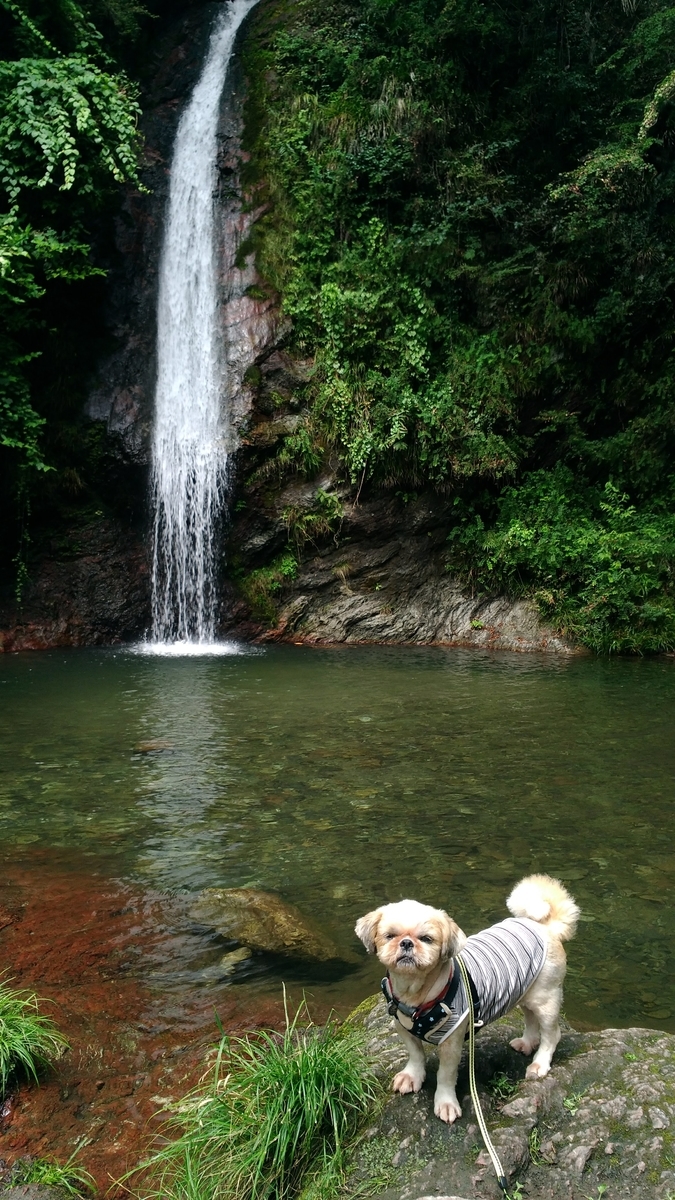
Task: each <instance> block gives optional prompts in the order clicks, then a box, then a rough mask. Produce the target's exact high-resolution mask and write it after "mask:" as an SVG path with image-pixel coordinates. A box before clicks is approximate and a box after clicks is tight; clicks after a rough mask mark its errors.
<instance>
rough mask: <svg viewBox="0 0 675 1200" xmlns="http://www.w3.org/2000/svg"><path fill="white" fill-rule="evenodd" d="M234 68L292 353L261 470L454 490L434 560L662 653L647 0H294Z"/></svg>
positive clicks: (668, 91)
mask: <svg viewBox="0 0 675 1200" xmlns="http://www.w3.org/2000/svg"><path fill="white" fill-rule="evenodd" d="M246 62H247V69H248V75H249V80H250V87H251V91H250V99H249V105H248V137H249V149H250V150H251V152H252V166H251V178H250V182H251V184H252V186H254V185H257V191H256V200H259V199H260V195H261V190H262V191H264V193H265V195H266V199H267V201H268V203H269V209H268V212H267V215H266V216H265V217H264V218H263V220H262V221H260V222H259V224H258V227H257V232H256V235H255V245H256V249H257V255H258V262H259V265H260V266H261V268H262V270H263V272H264V274H265V275H266V276H267V278H268V279H270V281H271V282H272V283H273V285H274V286H275V287H276V288H277V289H278V290H279V292H280V293H281V295H282V297H283V305H284V308H285V311H286V312H287V313H288V315H289V316H290V317H291V318H292V321H293V326H294V333H293V338H294V343H295V348H296V350H297V351H298V352H299V353H300V354H301V355H303V356H315V364H316V366H315V370H314V373H313V376H312V378H311V380H310V382H309V384H308V386H307V389H306V400H307V409H306V415H305V418H304V420H303V423H302V424H301V426H300V427H299V428H298V429H297V430H296V431H295V432H294V433H293V434H292V435H291V436H289V437H288V438H287V439H286V441H285V443H284V445H283V447H282V449H281V450H280V453H279V456H278V462H277V464H276V469H277V471H278V472H279V473H284V472H286V473H288V472H290V471H297V472H300V473H301V474H302V473H305V474H307V475H312V474H313V473H315V472H316V470H317V468H318V467H319V466H320V464H321V462H322V461H323V460H324V459H325V458H326V456H327V454H328V453H329V452H330V453H333V454H334V453H335V452H336V451H337V453H338V454H339V456H340V459H341V461H342V463H343V467H344V472H345V474H346V475H347V476H348V478H349V479H350V480H351V481H352V483H353V485H354V487H355V488H361V489H363V488H365V489H366V491H367V490H368V489H369V488H370V489H373V488H386V489H396V490H399V491H400V493H401V494H402V495H403V496H404V497H405V495H408V494H410V493H411V492H414V491H416V490H418V489H425V488H429V487H431V488H436V489H440V490H442V491H444V492H446V493H447V492H449V493H451V494H452V495H453V497H454V510H455V514H456V519H455V522H454V525H453V527H452V529H451V530H450V537H449V544H448V565H449V569H451V570H453V571H455V572H459V573H461V574H462V575H464V576H465V578H466V579H467V580H468V581H470V582H471V584H472V585H473V586H474V587H475V588H476V589H482V590H492V591H494V590H502V589H506V590H508V591H509V592H510V593H511V594H516V595H533V596H535V597H536V599H537V602H538V604H539V606H540V609H541V611H542V614H543V615H544V616H545V617H546V618H548V619H549V620H551V621H552V622H553V623H555V624H556V625H558V627H560V628H561V629H563V630H564V631H565V632H567V633H568V634H570V635H572V636H574V637H576V638H578V639H580V640H581V641H582V642H584V643H585V644H587V645H589V646H591V647H592V648H594V649H596V650H599V651H605V652H606V651H611V650H624V651H639V652H643V651H651V650H660V649H666V648H673V646H675V603H674V598H673V582H674V581H673V569H674V564H675V515H674V514H675V474H674V471H673V461H674V451H675V359H674V351H675V340H674V339H675V320H674V318H675V311H674V283H675V206H674V201H675V171H674V160H673V151H674V146H675V142H674V139H675V70H674V68H675V8H672V7H668V6H666V5H664V4H661V3H659V2H658V0H638V2H636V0H622V3H620V2H619V0H601V2H600V3H598V4H597V5H595V6H593V7H592V8H591V7H589V6H588V4H587V3H586V0H583V3H582V0H510V2H509V3H508V4H506V5H504V4H503V3H497V0H481V2H478V0H447V2H446V0H405V2H402V0H359V2H358V3H354V2H352V0H326V2H324V3H316V0H299V3H296V4H293V5H289V4H286V5H282V6H279V5H276V6H275V5H266V6H262V7H261V8H260V10H259V11H258V14H257V16H255V17H254V23H253V29H252V33H251V35H250V36H249V39H248V44H247V50H246Z"/></svg>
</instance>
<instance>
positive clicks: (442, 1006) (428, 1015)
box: [381, 958, 483, 1046]
mask: <svg viewBox="0 0 675 1200" xmlns="http://www.w3.org/2000/svg"><path fill="white" fill-rule="evenodd" d="M469 982H470V983H471V992H472V994H473V998H474V1004H475V1002H476V995H475V988H474V986H473V983H472V981H471V980H469ZM460 983H461V976H460V973H459V969H458V967H457V963H456V961H455V959H454V958H453V959H452V962H451V975H450V978H449V980H448V982H447V983H446V985H445V987H444V989H443V991H442V992H441V993H440V995H438V996H436V998H435V999H434V1000H427V1002H426V1004H419V1005H418V1006H417V1008H411V1006H410V1005H409V1004H404V1003H403V1001H402V1000H399V998H398V996H396V995H395V994H394V989H393V988H392V986H391V979H390V978H389V972H387V974H386V975H385V977H384V979H383V980H382V984H381V987H382V993H383V995H384V998H385V1001H386V1004H387V1011H388V1013H389V1015H390V1016H392V1017H395V1018H396V1020H397V1021H398V1022H399V1024H400V1025H401V1026H402V1027H403V1028H404V1029H406V1030H407V1031H408V1033H411V1034H412V1035H413V1037H416V1038H419V1039H420V1041H422V1042H429V1043H430V1044H431V1045H432V1046H440V1044H441V1042H444V1041H445V1039H446V1038H447V1037H450V1034H451V1033H453V1032H454V1030H455V1029H456V1028H457V1026H458V1025H459V1024H460V1022H461V1021H463V1020H464V1017H465V1016H466V1012H467V1010H466V1009H464V1011H463V1012H461V1011H460V1012H458V1011H457V1009H456V1007H455V1006H453V1001H455V1000H456V999H459V998H460V997H459V995H458V993H460V992H461V994H462V997H463V993H464V989H463V988H460ZM461 1007H463V1005H462V1006H461ZM478 1024H479V1025H482V1024H483V1022H482V1021H479V1022H478Z"/></svg>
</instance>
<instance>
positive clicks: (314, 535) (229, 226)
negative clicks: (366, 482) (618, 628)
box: [0, 4, 570, 652]
mask: <svg viewBox="0 0 675 1200" xmlns="http://www.w3.org/2000/svg"><path fill="white" fill-rule="evenodd" d="M214 12H215V6H214V5H212V4H207V5H203V6H199V7H195V8H190V9H188V10H187V11H186V12H185V13H184V14H183V16H182V17H180V18H179V19H178V20H174V21H173V22H170V23H169V24H168V25H167V26H166V27H165V28H163V29H161V30H160V32H159V33H158V35H157V38H156V41H155V45H154V49H153V51H152V53H151V54H150V56H149V60H148V64H147V70H146V76H147V78H146V82H145V85H144V95H143V106H144V111H145V118H144V134H145V138H146V145H145V169H144V181H145V185H146V187H147V188H148V191H147V192H146V193H139V192H136V191H131V190H130V191H128V192H127V193H126V194H125V196H124V199H123V202H122V204H121V207H120V210H119V213H118V216H117V218H116V254H115V257H114V259H113V260H112V261H111V262H110V263H108V264H107V265H108V267H109V285H108V313H107V316H108V325H109V329H110V333H111V337H112V340H113V343H114V348H113V350H112V352H111V353H110V354H109V355H108V356H107V357H106V358H105V360H104V361H103V362H102V363H101V365H100V369H99V372H98V376H97V378H96V379H95V381H94V382H93V384H92V388H91V392H90V395H89V399H88V403H87V415H88V418H89V419H90V420H91V421H92V422H96V423H98V424H99V426H102V427H103V428H104V429H105V433H106V439H107V445H108V449H109V452H110V454H112V455H113V456H114V457H115V458H116V460H117V468H118V475H119V476H120V479H121V481H122V482H121V485H120V486H121V488H122V490H124V488H125V487H126V486H127V484H126V483H125V480H128V481H129V483H128V486H129V488H131V481H132V478H133V487H134V488H136V491H137V492H138V495H139V496H140V495H142V494H143V492H145V493H146V494H147V469H148V463H149V444H150V432H151V424H152V401H153V392H154V379H155V369H156V364H155V336H156V323H155V311H156V291H157V275H158V263H159V255H160V250H161V239H162V222H163V213H164V209H165V206H166V201H167V193H168V181H169V170H170V163H171V153H172V147H173V142H174V137H175V132H176V126H177V122H178V119H179V116H180V112H181V108H182V105H183V103H184V101H185V99H186V97H187V96H189V94H190V92H191V90H192V87H193V86H194V83H195V81H196V79H197V76H198V73H199V69H200V65H201V62H202V60H203V56H204V52H205V49H206V45H207V41H208V36H209V32H210V26H211V22H212V19H213V15H214ZM241 36H244V37H245V36H246V26H244V27H243V29H242V31H241V33H240V37H241ZM244 94H245V79H244V77H243V72H242V68H241V64H240V63H235V65H234V69H233V70H232V72H231V75H230V77H229V79H228V81H227V83H226V86H225V89H224V92H223V100H222V111H221V120H220V132H219V139H220V151H219V163H220V172H219V179H220V183H219V196H220V202H219V213H220V241H221V262H222V272H221V281H220V282H221V297H222V305H221V314H222V328H223V338H224V343H225V358H226V362H227V368H228V369H227V373H226V375H227V380H226V387H225V389H224V395H223V403H224V405H226V407H227V411H228V413H229V428H230V432H231V451H232V472H231V505H230V508H231V514H232V520H231V524H230V530H229V539H228V545H227V547H226V550H225V555H224V561H223V580H222V609H221V615H222V633H223V634H237V635H239V636H245V637H255V638H260V639H269V638H272V639H282V638H285V639H290V640H293V641H299V640H307V641H317V642H320V641H323V642H333V641H335V642H368V641H370V642H413V643H429V642H437V643H449V644H461V645H480V646H490V647H494V648H500V649H516V650H547V651H557V652H561V651H564V652H568V651H569V649H570V647H568V646H567V645H566V644H565V643H564V641H563V640H562V639H560V638H559V637H557V636H556V634H555V633H554V632H553V631H552V630H550V629H546V628H545V627H544V626H542V624H541V623H540V621H539V619H538V616H537V613H536V610H535V609H534V607H533V606H532V605H531V604H528V603H524V602H515V603H514V602H511V601H508V600H505V599H504V598H500V597H476V596H472V595H471V594H470V591H469V590H467V589H466V588H462V587H461V586H460V584H459V583H458V581H457V580H456V579H454V578H453V577H452V576H451V575H450V574H449V573H448V570H447V569H446V558H447V555H446V549H447V542H446V539H447V534H448V531H449V529H450V527H451V524H452V520H451V516H452V514H451V507H450V504H449V502H448V501H447V500H446V499H443V498H439V497H438V496H434V495H420V496H402V495H401V494H400V493H399V494H397V495H391V494H385V495H372V494H368V491H367V488H366V490H365V492H364V493H363V494H361V493H360V490H358V489H356V488H354V487H351V486H349V485H348V484H347V483H345V481H344V478H343V477H342V476H341V474H340V471H339V465H338V464H337V463H330V462H329V463H328V465H327V466H326V467H325V468H324V469H322V471H321V472H320V473H319V474H318V475H317V477H316V478H315V479H314V480H311V481H308V482H305V481H299V480H298V479H297V478H291V479H288V478H284V476H283V474H281V473H280V472H279V471H278V469H277V465H276V463H275V454H276V451H277V450H278V449H279V448H280V446H281V445H282V444H283V439H284V438H285V437H286V436H287V435H289V434H292V433H293V432H295V431H296V430H297V428H298V426H299V424H300V423H301V422H302V420H303V413H304V411H305V409H306V400H305V392H306V389H307V383H308V380H309V379H310V378H311V374H312V369H313V364H312V362H311V361H305V360H299V359H298V358H297V357H293V356H292V355H291V354H290V353H289V352H288V350H287V349H286V348H285V339H287V338H288V334H289V330H288V329H287V328H285V327H284V324H283V321H282V319H281V316H280V310H279V303H278V298H277V297H276V296H275V295H274V294H273V293H272V292H271V291H270V289H269V287H267V286H266V285H265V282H264V281H263V280H262V279H261V278H260V277H259V275H258V273H257V271H256V267H255V261H254V254H253V252H252V251H251V252H250V253H249V252H248V250H249V247H250V245H251V241H250V232H251V229H252V226H253V225H254V223H255V221H256V220H257V219H258V217H259V216H260V214H261V211H262V209H261V206H260V205H259V204H258V203H257V200H256V195H255V194H245V193H244V190H243V187H242V166H243V163H244V161H245V158H246V156H245V154H244V153H243V152H242V130H243V98H244ZM139 480H140V483H139ZM146 527H147V514H145V513H144V512H143V505H142V503H141V504H140V505H139V504H138V503H137V504H136V511H135V513H134V516H133V519H130V520H127V521H124V520H120V519H117V518H116V517H115V515H114V514H113V513H111V512H108V513H106V514H105V517H104V516H103V514H102V513H97V514H96V515H95V516H91V515H89V516H87V515H86V514H84V515H82V516H81V517H80V518H78V519H77V520H75V521H73V523H72V527H71V528H69V529H67V530H65V531H64V536H63V537H60V538H59V539H57V541H58V544H57V545H56V544H54V543H53V541H52V542H51V543H49V544H47V545H45V546H43V547H42V549H41V550H40V552H39V553H38V554H36V555H34V556H33V561H32V562H31V564H30V582H29V586H28V587H27V589H26V590H25V592H24V596H23V603H22V607H21V609H17V606H16V604H15V603H14V600H13V598H12V596H11V595H10V594H9V593H8V594H6V595H5V597H4V601H3V600H2V599H1V598H0V631H2V632H0V645H1V646H3V647H4V648H5V649H22V648H31V647H40V648H42V647H45V646H50V645H83V644H95V643H100V642H114V641H120V640H128V639H133V638H137V637H138V636H140V635H141V634H142V633H143V631H144V629H145V628H147V626H148V623H149V600H150V597H149V583H148V575H149V569H148V550H147V536H146ZM280 557H281V558H283V563H282V564H281V566H280V564H279V559H280Z"/></svg>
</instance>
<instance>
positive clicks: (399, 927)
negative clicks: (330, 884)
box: [355, 875, 579, 1125]
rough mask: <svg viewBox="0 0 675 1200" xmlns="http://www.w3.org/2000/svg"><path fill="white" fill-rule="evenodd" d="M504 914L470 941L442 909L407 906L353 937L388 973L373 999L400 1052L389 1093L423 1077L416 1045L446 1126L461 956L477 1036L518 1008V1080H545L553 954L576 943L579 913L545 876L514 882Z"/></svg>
mask: <svg viewBox="0 0 675 1200" xmlns="http://www.w3.org/2000/svg"><path fill="white" fill-rule="evenodd" d="M506 905H507V908H508V909H509V911H510V912H511V913H512V914H513V915H512V916H511V917H509V918H507V919H506V920H505V921H501V922H500V923H499V924H497V925H492V926H490V928H489V929H485V930H483V931H482V932H481V933H478V934H474V935H473V936H472V937H469V938H467V937H466V935H465V934H464V933H463V932H462V930H461V929H460V928H459V926H458V925H457V924H456V923H455V921H453V920H452V918H451V917H449V916H448V914H447V913H446V912H444V911H443V910H442V909H438V908H431V907H430V906H429V905H427V904H418V902H417V901H416V900H401V901H400V903H398V904H385V905H383V906H382V907H381V908H376V909H375V910H374V912H370V913H367V914H366V916H365V917H361V918H360V920H359V921H357V923H356V929H355V932H356V935H357V937H359V938H360V939H361V941H362V942H363V944H364V946H365V948H366V950H367V951H368V953H369V954H372V953H374V952H375V953H377V957H378V958H379V960H380V962H381V963H382V965H383V966H384V967H386V969H387V974H386V976H385V978H384V979H383V980H382V990H383V992H384V995H385V1000H386V1002H387V1004H388V1007H389V1012H390V1013H391V1015H392V1016H394V1017H395V1018H396V1029H397V1032H398V1034H399V1036H400V1037H401V1038H402V1039H403V1042H404V1043H405V1046H406V1049H407V1051H408V1061H407V1063H406V1064H405V1066H404V1068H403V1070H402V1071H399V1073H398V1075H396V1077H395V1079H394V1082H393V1085H392V1087H393V1090H394V1091H395V1092H400V1093H401V1094H402V1095H405V1093H406V1092H419V1090H420V1088H421V1087H422V1084H423V1083H424V1078H425V1075H426V1067H425V1057H424V1043H425V1042H426V1043H427V1044H430V1045H432V1046H436V1047H437V1049H438V1058H439V1066H438V1081H437V1087H436V1095H435V1097H434V1112H435V1114H436V1116H437V1117H440V1119H441V1120H442V1121H446V1122H447V1123H448V1125H452V1123H453V1122H454V1121H456V1120H457V1118H458V1117H461V1115H462V1110H461V1107H460V1105H459V1102H458V1100H457V1093H456V1090H455V1089H456V1085H457V1071H458V1069H459V1061H460V1058H461V1055H462V1046H463V1044H464V1038H465V1034H466V1033H467V1030H468V1020H469V1003H468V998H467V996H466V993H465V988H464V983H463V980H462V977H461V974H460V970H459V967H458V965H457V962H456V961H455V957H456V955H457V953H458V952H459V951H460V950H461V951H462V960H463V962H464V964H465V966H466V968H467V971H468V975H469V979H470V982H471V991H472V996H473V1005H474V1019H475V1023H476V1025H477V1026H479V1025H487V1024H489V1023H490V1022H491V1021H495V1020H497V1018H498V1017H501V1016H503V1015H504V1014H505V1013H507V1012H510V1011H511V1009H512V1008H515V1006H516V1005H517V1004H519V1005H520V1007H521V1009H522V1011H523V1014H524V1017H525V1029H524V1032H523V1036H522V1037H519V1038H514V1040H513V1041H512V1042H511V1045H512V1046H513V1048H514V1050H519V1051H520V1053H521V1054H526V1055H530V1054H532V1052H533V1051H534V1050H536V1053H535V1055H534V1058H533V1060H532V1062H531V1063H530V1064H529V1066H528V1068H527V1071H526V1073H525V1074H526V1078H527V1079H543V1078H544V1076H545V1075H547V1074H548V1072H549V1070H550V1067H551V1059H552V1057H553V1053H554V1051H555V1048H556V1046H557V1045H558V1042H559V1041H560V1025H559V1016H560V1008H561V1005H562V985H563V980H564V978H565V970H566V966H567V961H566V958H565V951H564V949H563V945H562V944H563V942H565V941H568V940H569V939H570V938H572V937H574V934H575V933H576V928H577V921H578V919H579V909H578V907H577V905H576V904H575V902H574V900H573V899H572V897H571V896H570V894H569V892H568V891H567V890H566V888H565V887H563V885H562V883H560V882H559V880H557V879H552V878H551V877H550V876H548V875H528V876H527V878H525V879H522V880H521V882H520V883H519V884H517V885H516V887H515V888H514V889H513V891H512V892H511V895H510V896H509V898H508V900H507V901H506Z"/></svg>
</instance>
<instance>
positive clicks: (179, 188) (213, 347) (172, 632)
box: [151, 0, 256, 647]
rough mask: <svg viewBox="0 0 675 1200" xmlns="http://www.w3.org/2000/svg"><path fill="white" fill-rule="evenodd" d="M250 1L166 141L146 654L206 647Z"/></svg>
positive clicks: (237, 9)
mask: <svg viewBox="0 0 675 1200" xmlns="http://www.w3.org/2000/svg"><path fill="white" fill-rule="evenodd" d="M255 2H256V0H232V2H231V3H229V4H226V5H224V6H223V8H222V9H221V11H220V13H219V14H218V17H217V19H216V22H215V25H214V28H213V31H212V34H211V39H210V42H209V47H208V51H207V54H206V59H205V62H204V66H203V68H202V72H201V76H200V78H199V80H198V82H197V84H196V86H195V89H194V91H193V93H192V96H191V98H190V101H189V103H188V105H187V107H186V108H185V110H184V112H183V114H182V116H181V118H180V121H179V123H178V130H177V133H176V141H175V145H174V151H173V160H172V164H171V182H170V191H169V202H168V208H167V214H166V224H165V230H164V243H163V247H162V254H161V259H160V267H159V297H158V309H157V388H156V396H155V424H154V431H153V439H152V482H151V490H152V507H153V514H154V522H153V554H152V633H151V641H152V643H154V644H158V645H160V646H161V645H163V644H164V645H174V646H176V645H178V646H180V644H181V643H182V644H185V645H186V646H187V647H189V646H192V647H194V646H195V645H197V646H199V645H209V644H212V643H213V642H214V639H215V627H216V617H217V594H216V554H217V540H218V531H219V526H220V519H221V516H222V510H223V504H224V499H225V488H226V482H227V460H228V414H227V411H224V407H225V406H224V405H223V399H224V397H225V396H226V394H227V387H226V379H225V370H224V358H223V353H222V344H221V330H220V327H219V279H218V274H219V272H218V239H217V235H216V190H217V148H218V146H217V134H218V122H219V113H220V98H221V95H222V91H223V86H224V83H225V79H226V77H227V72H228V67H229V64H230V60H231V58H232V52H233V49H234V43H235V38H236V35H237V31H238V29H239V27H240V25H241V23H242V21H243V20H244V18H245V17H246V15H247V14H248V13H249V12H250V10H251V9H252V8H253V6H254V4H255Z"/></svg>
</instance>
